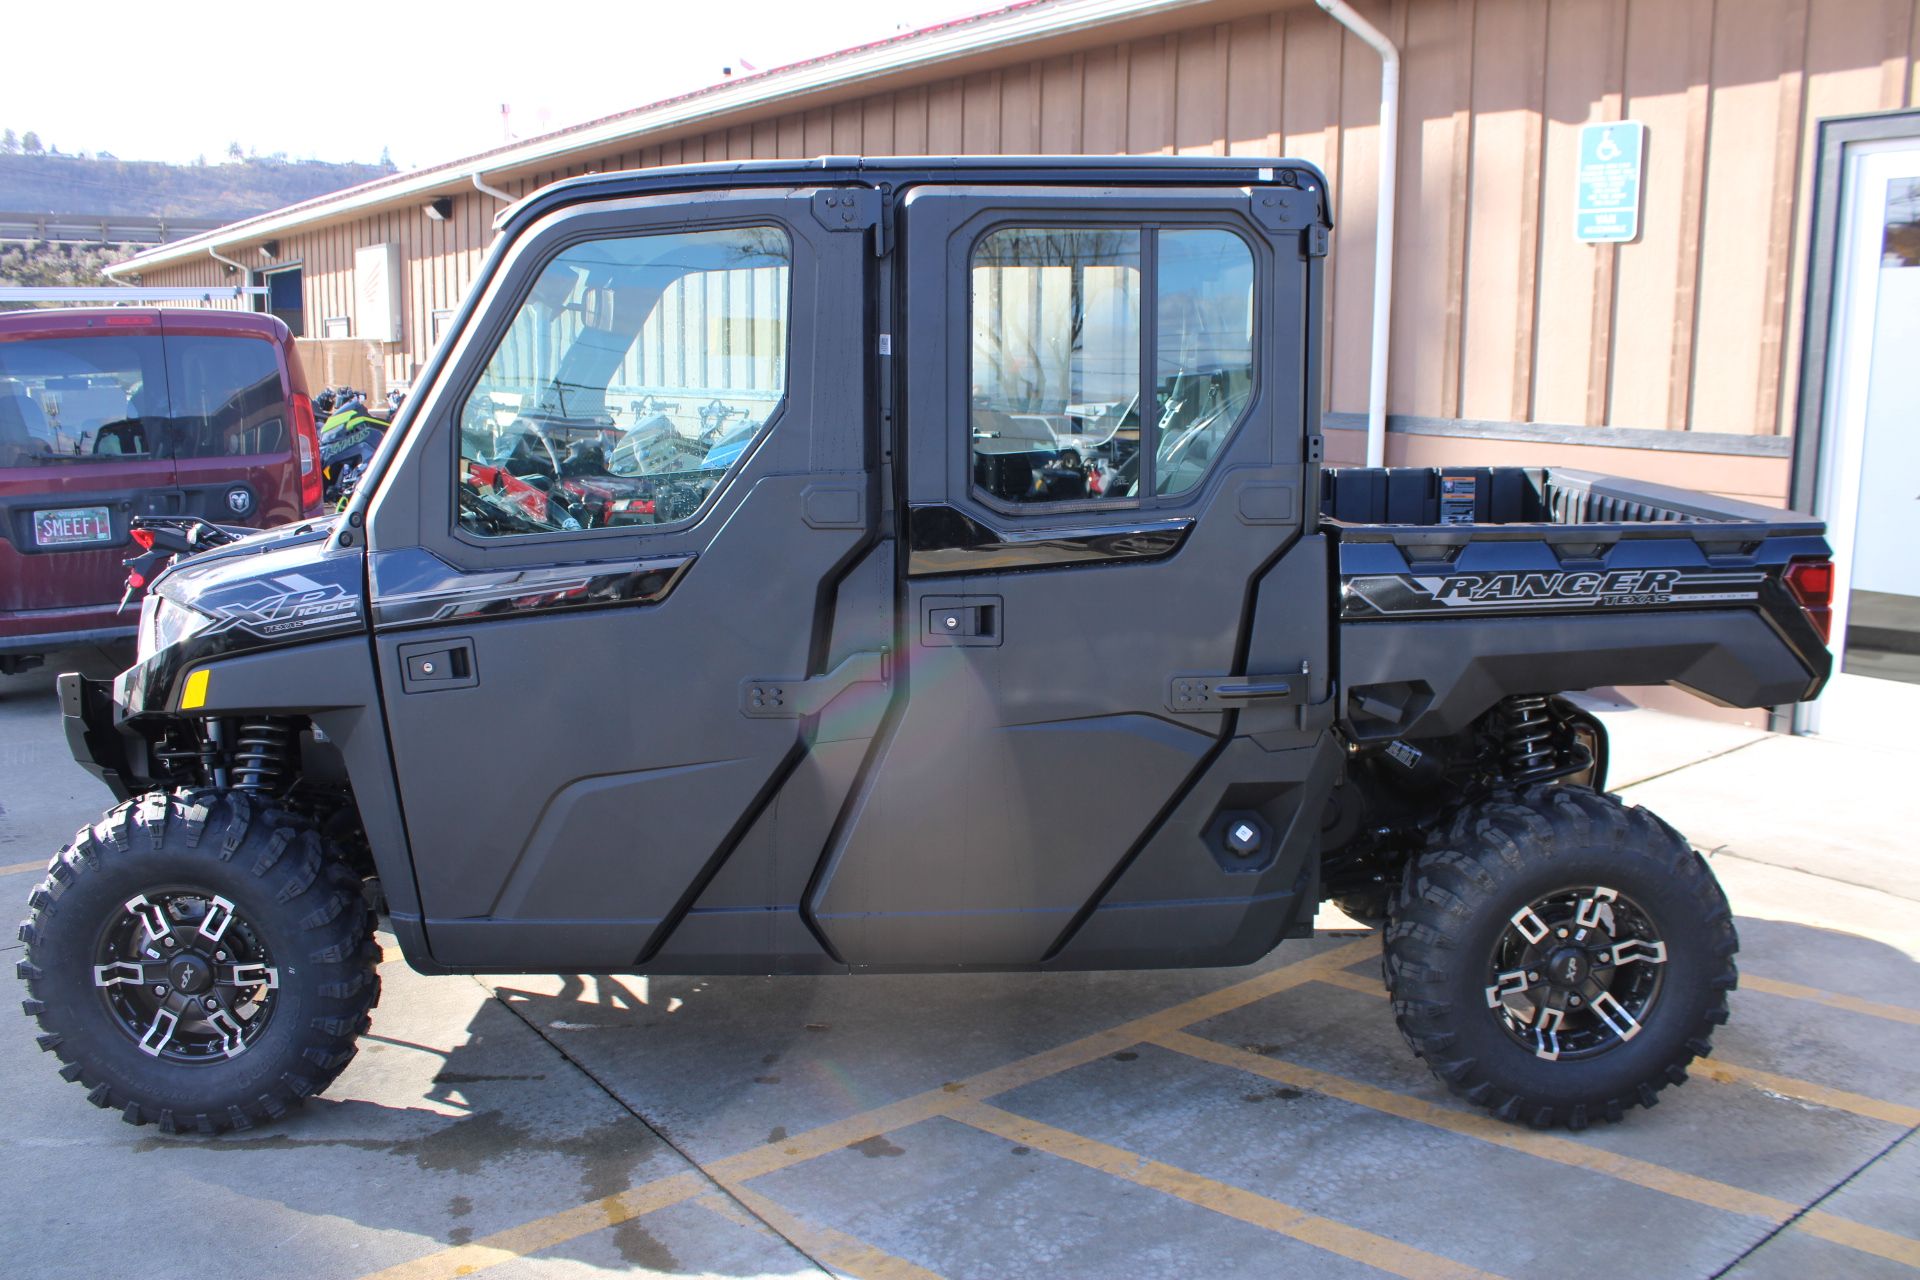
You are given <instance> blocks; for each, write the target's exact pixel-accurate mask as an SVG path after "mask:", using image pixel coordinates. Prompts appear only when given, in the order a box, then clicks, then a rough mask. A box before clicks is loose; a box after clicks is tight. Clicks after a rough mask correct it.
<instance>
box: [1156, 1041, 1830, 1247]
mask: <svg viewBox="0 0 1920 1280" xmlns="http://www.w3.org/2000/svg"><path fill="white" fill-rule="evenodd" d="M1149 1043H1151V1044H1156V1045H1159V1046H1160V1047H1161V1048H1163V1049H1171V1050H1173V1051H1174V1052H1175V1053H1183V1054H1186V1055H1187V1056H1188V1057H1190V1058H1199V1059H1201V1060H1202V1061H1205V1062H1212V1063H1214V1064H1216V1065H1218V1066H1222V1067H1231V1068H1233V1069H1235V1070H1238V1071H1245V1072H1247V1073H1248V1074H1249V1075H1257V1076H1263V1077H1265V1078H1266V1079H1268V1080H1272V1081H1275V1082H1276V1083H1279V1084H1284V1085H1289V1086H1291V1087H1293V1088H1296V1089H1311V1090H1313V1091H1314V1092H1315V1093H1319V1094H1324V1095H1325V1096H1327V1097H1329V1098H1338V1099H1340V1100H1341V1101H1342V1102H1351V1103H1353V1104H1354V1105H1356V1106H1361V1107H1366V1108H1367V1109H1369V1110H1371V1111H1381V1112H1385V1113H1386V1114H1388V1115H1393V1116H1399V1117H1400V1118H1401V1119H1403V1120H1413V1121H1416V1122H1418V1123H1420V1124H1425V1125H1431V1126H1433V1127H1434V1128H1436V1129H1445V1130H1447V1131H1448V1132H1449V1133H1457V1134H1460V1135H1461V1136H1463V1137H1468V1138H1477V1139H1479V1140H1480V1141H1482V1142H1488V1143H1492V1144H1493V1145H1494V1146H1499V1147H1506V1148H1507V1149H1509V1150H1511V1151H1518V1152H1520V1153H1522V1154H1523V1155H1530V1156H1537V1157H1539V1158H1541V1159H1543V1160H1551V1161H1553V1162H1554V1163H1556V1164H1563V1165H1567V1166H1570V1167H1572V1168H1576V1169H1585V1170H1587V1171H1589V1172H1591V1173H1599V1174H1604V1175H1606V1176H1607V1177H1609V1178H1617V1179H1619V1180H1621V1181H1622V1182H1631V1183H1634V1184H1635V1185H1637V1186H1641V1187H1645V1188H1646V1189H1647V1190H1649V1191H1658V1192H1661V1193H1663V1194H1665V1195H1670V1196H1676V1197H1678V1198H1680V1199H1682V1200H1691V1201H1693V1202H1694V1203H1696V1204H1704V1205H1707V1206H1709V1207H1710V1208H1714V1209H1724V1210H1726V1211H1728V1212H1729V1213H1740V1214H1746V1215H1748V1216H1749V1217H1755V1218H1765V1219H1767V1220H1768V1221H1770V1222H1775V1223H1780V1222H1785V1221H1786V1220H1787V1219H1788V1218H1791V1217H1792V1216H1793V1215H1794V1214H1795V1213H1798V1212H1799V1206H1797V1205H1793V1204H1789V1203H1788V1202H1787V1201H1785V1200H1780V1199H1776V1198H1775V1197H1773V1196H1768V1195H1761V1194H1760V1193H1759V1192H1756V1191H1745V1190H1742V1189H1741V1188H1739V1187H1734V1186H1729V1185H1728V1184H1726V1183H1724V1182H1715V1181H1713V1180H1712V1179H1711V1178H1702V1177H1698V1176H1696V1175H1694V1174H1691V1173H1681V1172H1680V1171H1679V1170H1677V1169H1669V1168H1667V1167H1666V1166H1665V1165H1658V1164H1653V1163H1651V1162H1649V1161H1646V1160H1636V1159H1634V1158H1633V1157H1632V1156H1621V1155H1615V1154H1613V1153H1612V1152H1610V1151H1602V1150H1600V1149H1599V1148H1596V1147H1589V1146H1586V1145H1584V1144H1582V1143H1579V1142H1575V1141H1573V1140H1571V1139H1569V1138H1560V1137H1555V1136H1553V1135H1551V1134H1545V1133H1537V1132H1535V1131H1533V1130H1531V1129H1522V1128H1520V1127H1518V1126H1516V1125H1513V1124H1509V1123H1508V1122H1506V1121H1504V1120H1496V1119H1494V1118H1493V1117H1492V1116H1487V1115H1481V1114H1479V1113H1478V1112H1468V1111H1455V1110H1452V1109H1451V1108H1449V1107H1443V1106H1439V1105H1438V1104H1436V1103H1432V1102H1427V1101H1426V1100H1424V1099H1421V1098H1414V1097H1409V1096H1408V1095H1406V1094H1402V1093H1394V1092H1393V1091H1392V1090H1389V1089H1382V1088H1380V1087H1378V1086H1377V1085H1370V1084H1362V1083H1361V1082H1360V1081H1358V1080H1349V1079H1348V1078H1347V1077H1345V1076H1337V1075H1334V1074H1333V1073H1331V1072H1327V1071H1320V1070H1318V1069H1316V1068H1313V1067H1303V1066H1300V1065H1298V1064H1297V1063H1292V1062H1285V1061H1282V1060H1280V1059H1278V1058H1268V1057H1264V1056H1262V1055H1260V1054H1257V1053H1251V1052H1249V1051H1247V1050H1245V1049H1238V1048H1235V1047H1234V1046H1232V1045H1227V1044H1221V1043H1220V1042H1219V1041H1217V1040H1208V1039H1206V1038H1205V1037H1203V1036H1196V1035H1192V1034H1190V1033H1188V1032H1185V1031H1175V1032H1169V1033H1168V1034H1166V1035H1162V1036H1156V1037H1155V1038H1154V1039H1152V1040H1151V1041H1149Z"/></svg>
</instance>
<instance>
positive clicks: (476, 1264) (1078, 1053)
mask: <svg viewBox="0 0 1920 1280" xmlns="http://www.w3.org/2000/svg"><path fill="white" fill-rule="evenodd" d="M1379 945H1380V942H1379V939H1378V938H1376V937H1374V936H1372V935H1368V936H1367V937H1364V938H1357V939H1355V940H1354V941H1352V942H1349V943H1346V944H1345V945H1343V946H1338V947H1334V948H1333V949H1332V950H1329V951H1322V952H1320V953H1318V954H1316V955H1311V956H1308V957H1306V958H1305V959H1303V960H1296V961H1294V962H1293V963H1291V964H1285V965H1281V966H1279V967H1278V968H1275V969H1269V970H1268V971H1267V972H1265V973H1262V974H1256V975H1255V976H1253V977H1251V978H1247V979H1245V980H1244V981H1241V982H1236V983H1233V984H1232V985H1230V986H1226V987H1222V988H1220V989H1218V990H1215V991H1209V992H1207V993H1206V994H1205V995H1200V996H1195V997H1193V998H1192V999H1190V1000H1185V1001H1182V1002H1181V1003H1179V1004H1176V1005H1173V1006H1171V1007H1169V1008H1166V1009H1162V1010H1160V1011H1159V1012H1158V1013H1150V1014H1147V1015H1146V1016H1145V1017H1142V1018H1136V1019H1134V1020H1133V1021H1131V1022H1127V1023H1123V1024H1121V1025H1120V1026H1119V1027H1114V1028H1109V1029H1108V1030H1106V1031H1096V1032H1094V1033H1093V1034H1091V1035H1087V1036H1082V1037H1081V1038H1080V1039H1078V1040H1074V1041H1071V1042H1069V1043H1067V1044H1064V1045H1059V1046H1057V1047H1055V1048H1053V1049H1048V1050H1046V1051H1044V1052H1041V1053H1036V1054H1033V1055H1031V1056H1029V1057H1026V1058H1021V1059H1019V1060H1018V1061H1015V1062H1011V1063H1008V1064H1007V1065H1005V1066H1002V1067H995V1068H992V1069H990V1070H987V1071H983V1072H981V1073H979V1074H978V1075H974V1076H970V1077H968V1078H967V1079H966V1080H962V1081H958V1082H954V1083H949V1084H944V1085H941V1086H940V1087H939V1088H936V1089H928V1090H926V1091H925V1092H923V1093H918V1094H914V1095H913V1096H911V1097H907V1098H902V1099H900V1100H899V1101H898V1102H892V1103H888V1104H887V1105H885V1106H881V1107H876V1108H874V1109H873V1110H871V1111H863V1112H860V1113H859V1114H857V1115H851V1116H848V1117H846V1118H845V1119H843V1120H835V1121H832V1122H830V1123H827V1124H823V1125H820V1126H818V1127H817V1128H813V1129H809V1130H807V1131H806V1132H804V1133H801V1134H798V1135H796V1136H794V1137H791V1138H787V1139H784V1140H782V1141H780V1142H769V1143H765V1144H763V1145H761V1146H758V1147H750V1148H748V1149H747V1150H745V1151H741V1152H737V1153H736V1154H734V1155H730V1156H726V1157H724V1158H722V1159H720V1160H716V1161H714V1162H712V1163H711V1164H707V1165H703V1166H701V1169H702V1172H704V1173H705V1174H706V1175H707V1176H709V1177H711V1178H712V1179H713V1180H714V1181H715V1182H718V1183H719V1184H720V1185H721V1186H723V1187H728V1188H734V1187H737V1186H738V1185H739V1184H741V1183H744V1182H747V1181H749V1180H750V1179H753V1178H758V1177H761V1176H763V1175H765V1174H769V1173H774V1172H777V1171H779V1170H781V1169H786V1168H790V1167H792V1166H793V1165H797V1164H804V1163H806V1162H807V1161H809V1160H812V1159H815V1158H817V1157H819V1156H823V1155H827V1154H828V1153H830V1152H833V1151H838V1150H839V1149H840V1148H842V1147H846V1146H851V1145H852V1144H854V1143H856V1142H861V1141H864V1140H866V1139H867V1138H872V1137H876V1136H878V1135H880V1134H885V1133H890V1132H892V1131H893V1130H895V1129H903V1128H906V1127H907V1126H909V1125H913V1124H918V1123H919V1122H920V1121H922V1120H930V1119H932V1118H933V1117H935V1116H938V1115H943V1114H946V1113H947V1112H948V1111H950V1110H951V1109H952V1108H954V1107H955V1106H958V1105H959V1104H961V1103H963V1102H965V1101H967V1100H968V1099H969V1098H984V1097H990V1096H992V1095H993V1094H996V1093H1003V1092H1005V1091H1006V1090H1008V1089H1013V1088H1017V1087H1019V1086H1020V1085H1023V1084H1030V1083H1032V1082H1034V1081H1036V1080H1044V1079H1046V1078H1047V1077H1048V1076H1051V1075H1057V1074H1058V1073H1060V1072H1062V1071H1068V1070H1071V1069H1072V1068H1074V1067H1078V1066H1084V1065H1085V1064H1086V1063H1089V1062H1092V1061H1094V1060H1095V1059H1097V1058H1101V1057H1104V1056H1105V1055H1107V1054H1109V1053H1113V1052H1116V1051H1117V1050H1120V1049H1124V1048H1126V1047H1128V1046H1129V1045H1134V1044H1138V1043H1140V1042H1141V1041H1142V1040H1144V1039H1145V1038H1146V1037H1147V1036H1148V1035H1150V1034H1152V1033H1153V1032H1155V1031H1159V1030H1172V1029H1175V1028H1178V1027H1183V1026H1189V1025H1191V1024H1193V1023H1195V1022H1203V1021H1205V1020H1206V1019H1208V1018H1213V1017H1218V1016H1219V1015H1220V1014H1222V1013H1229V1012H1231V1011H1232V1010H1234V1009H1238V1008H1241V1007H1243V1006H1245V1005H1249V1004H1256V1003H1258V1002H1259V1001H1261V1000H1265V999H1266V998H1267V997H1268V996H1271V995H1275V994H1277V993H1279V992H1281V991H1287V990H1290V989H1292V988H1294V987H1298V986H1304V985H1306V984H1307V983H1309V982H1313V981H1315V980H1316V979H1317V978H1318V977H1319V976H1320V975H1321V974H1324V973H1328V972H1332V971H1335V970H1338V969H1343V968H1345V967H1346V966H1347V965H1350V964H1357V963H1358V962H1359V961H1361V960H1362V959H1364V958H1366V956H1367V955H1369V954H1372V953H1373V952H1374V951H1376V950H1378V948H1379ZM687 1179H691V1180H692V1184H691V1189H688V1190H683V1191H672V1192H669V1193H666V1198H664V1199H661V1200H660V1201H659V1203H651V1202H650V1201H648V1200H647V1197H648V1196H649V1194H650V1193H652V1192H653V1190H654V1189H655V1188H660V1187H666V1186H667V1185H668V1184H670V1183H671V1184H675V1186H678V1185H679V1184H680V1183H681V1182H682V1181H683V1180H687ZM705 1190H707V1184H706V1183H705V1182H704V1181H702V1180H701V1177H700V1174H697V1173H692V1172H689V1173H680V1174H674V1175H671V1176H670V1177H668V1178H665V1179H663V1180H661V1181H659V1182H650V1183H643V1184H642V1185H640V1186H638V1187H633V1188H630V1189H628V1190H626V1191H623V1192H621V1193H620V1194H619V1195H617V1196H611V1197H608V1199H606V1200H600V1201H595V1202H593V1203H592V1204H588V1205H582V1206H580V1207H579V1208H575V1209H565V1210H562V1211H561V1212H559V1213H554V1214H549V1215H548V1216H546V1217H544V1218H535V1219H533V1220H532V1221H531V1222H527V1223H523V1224H522V1225H520V1226H518V1227H510V1228H508V1229H507V1230H505V1231H502V1232H498V1233H496V1234H494V1235H491V1236H488V1237H486V1238H485V1239H482V1240H475V1241H471V1242H469V1243H468V1244H464V1245H456V1246H454V1247H453V1248H450V1249H443V1250H441V1251H440V1252H438V1253H433V1254H428V1255H427V1256H425V1257H423V1258H418V1259H415V1260H414V1261H413V1262H410V1263H402V1264H400V1266H399V1267H393V1268H388V1269H387V1270H386V1271H380V1272H376V1273H374V1274H373V1275H370V1276H366V1277H364V1278H363V1280H440V1278H441V1277H447V1278H448V1280H452V1278H453V1277H457V1276H467V1275H472V1274H473V1273H475V1272H477V1271H482V1270H485V1269H486V1268H488V1267H494V1266H498V1265H500V1264H501V1263H503V1262H508V1261H511V1260H512V1259H514V1258H516V1257H520V1256H522V1254H525V1253H528V1252H533V1251H535V1250H538V1249H546V1248H551V1247H552V1246H553V1245H556V1244H560V1243H563V1242H565V1241H567V1240H571V1239H573V1238H575V1237H576V1236H582V1235H586V1234H587V1233H588V1232H591V1231H597V1230H599V1229H600V1228H601V1227H604V1226H611V1225H614V1224H615V1223H619V1222H625V1221H626V1220H627V1219H628V1218H633V1217H638V1216H639V1215H640V1214H642V1213H651V1212H653V1210H654V1209H664V1208H666V1207H667V1206H668V1205H673V1204H679V1203H680V1202H681V1201H683V1200H689V1199H692V1198H693V1197H694V1196H696V1195H698V1194H700V1193H701V1192H703V1191H705ZM642 1203H646V1204H647V1205H648V1207H646V1208H637V1209H635V1211H634V1212H631V1213H629V1212H625V1211H624V1206H627V1205H629V1204H631V1205H639V1204H642ZM605 1206H612V1207H611V1208H606V1209H605V1210H604V1211H605V1212H609V1213H614V1212H617V1213H619V1214H620V1216H618V1217H603V1218H599V1219H596V1218H595V1217H594V1215H595V1214H596V1213H600V1212H602V1211H603V1207H605ZM523 1237H524V1239H525V1240H527V1241H530V1242H532V1243H529V1244H527V1245H526V1246H525V1247H520V1246H519V1245H518V1244H517V1243H516V1242H517V1241H520V1240H521V1239H522V1238H523ZM516 1249H517V1251H516ZM449 1260H451V1261H449ZM409 1268H411V1269H409Z"/></svg>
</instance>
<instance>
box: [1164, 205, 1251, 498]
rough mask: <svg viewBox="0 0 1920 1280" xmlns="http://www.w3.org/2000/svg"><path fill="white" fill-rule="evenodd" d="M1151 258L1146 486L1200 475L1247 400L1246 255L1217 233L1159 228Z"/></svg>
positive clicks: (1184, 487) (1172, 485)
mask: <svg viewBox="0 0 1920 1280" xmlns="http://www.w3.org/2000/svg"><path fill="white" fill-rule="evenodd" d="M1156 250H1157V252H1156V254H1155V259H1154V275H1155V285H1156V289H1155V294H1156V301H1155V308H1154V309H1155V312H1156V315H1155V320H1156V324H1155V326H1154V335H1153V337H1154V371H1153V392H1154V400H1155V411H1156V413H1157V415H1158V418H1157V423H1156V427H1157V429H1156V433H1155V434H1156V444H1155V448H1154V461H1155V466H1154V488H1155V489H1156V490H1158V491H1159V492H1160V493H1162V494H1177V493H1185V492H1187V491H1188V490H1189V489H1191V488H1193V487H1194V486H1195V485H1196V484H1199V483H1200V480H1201V478H1202V477H1203V476H1205V475H1206V473H1207V469H1208V467H1209V466H1210V465H1211V464H1212V462H1213V459H1214V457H1215V455H1216V454H1218V452H1219V451H1220V448H1221V446H1222V445H1224V444H1225V443H1226V439H1227V436H1228V434H1229V433H1230V432H1231V431H1232V430H1233V426H1234V423H1236V422H1237V421H1239V419H1240V415H1241V413H1242V411H1244V410H1245V409H1246V407H1247V402H1248V401H1249V400H1250V399H1251V398H1252V395H1253V252H1252V251H1251V250H1250V249H1248V248H1247V243H1246V241H1244V240H1242V239H1241V238H1240V237H1239V236H1236V235H1234V234H1232V233H1231V232H1227V231H1214V230H1204V229H1196V230H1188V231H1162V232H1160V234H1159V239H1158V242H1157V245H1156Z"/></svg>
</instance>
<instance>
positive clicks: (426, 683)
mask: <svg viewBox="0 0 1920 1280" xmlns="http://www.w3.org/2000/svg"><path fill="white" fill-rule="evenodd" d="M399 652H400V689H401V692H403V693H432V692H434V691H435V690H438V689H471V688H472V687H473V686H474V685H477V684H479V683H480V672H479V669H478V668H477V667H476V666H475V665H474V661H473V641H471V640H467V639H459V640H423V641H419V642H416V643H414V644H403V645H401V646H400V650H399Z"/></svg>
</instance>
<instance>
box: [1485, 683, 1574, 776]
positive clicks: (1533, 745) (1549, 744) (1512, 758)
mask: <svg viewBox="0 0 1920 1280" xmlns="http://www.w3.org/2000/svg"><path fill="white" fill-rule="evenodd" d="M1500 716H1501V735H1500V756H1501V763H1502V765H1503V766H1504V772H1505V773H1506V776H1507V780H1508V781H1510V782H1534V781H1537V780H1539V779H1541V778H1552V777H1556V776H1558V775H1559V774H1561V773H1564V772H1565V770H1564V769H1562V768H1561V767H1560V753H1559V751H1558V749H1557V748H1556V746H1555V744H1554V731H1553V717H1552V716H1550V715H1548V714H1547V700H1546V699H1545V698H1544V697H1542V696H1540V695H1539V694H1516V695H1514V696H1513V697H1510V698H1507V699H1506V700H1504V701H1503V702H1502V703H1501V704H1500Z"/></svg>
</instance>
